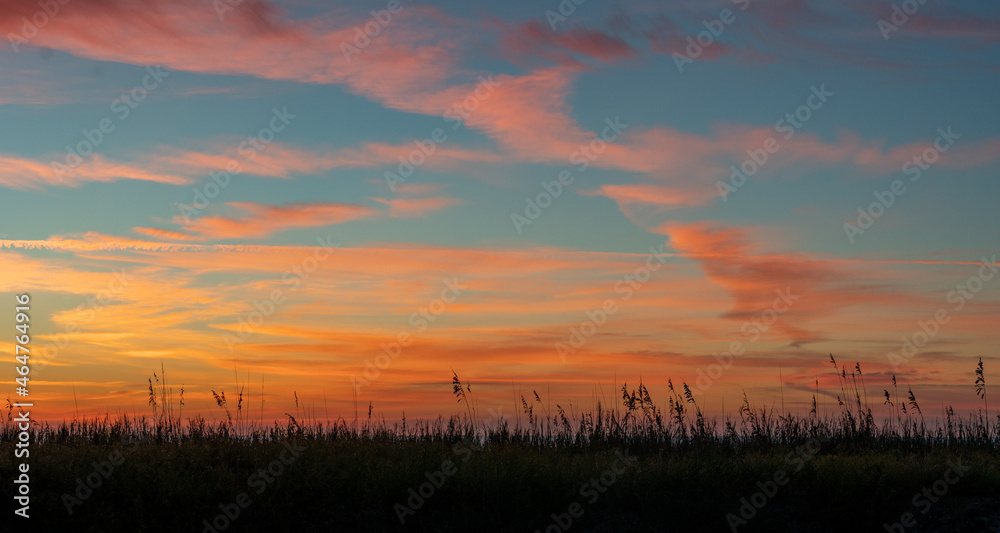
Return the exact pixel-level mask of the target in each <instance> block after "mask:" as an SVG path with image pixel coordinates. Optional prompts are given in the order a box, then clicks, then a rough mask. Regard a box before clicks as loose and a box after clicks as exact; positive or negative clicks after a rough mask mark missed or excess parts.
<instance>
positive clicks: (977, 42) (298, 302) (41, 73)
mask: <svg viewBox="0 0 1000 533" xmlns="http://www.w3.org/2000/svg"><path fill="white" fill-rule="evenodd" d="M0 34H2V35H3V36H4V38H3V42H2V43H0V45H2V46H0V121H2V124H4V127H3V128H0V212H2V213H3V219H2V220H0V270H2V272H3V274H2V276H0V292H2V293H4V294H7V296H5V298H7V301H8V304H7V305H3V306H0V323H3V324H10V326H5V327H10V328H13V326H14V325H16V324H17V319H16V315H15V309H14V307H15V305H17V304H16V303H15V296H17V295H21V294H28V295H30V310H29V312H28V315H29V317H30V334H31V342H30V345H29V346H30V349H31V365H32V366H31V368H32V370H31V374H30V386H29V387H28V389H29V391H30V394H29V397H30V399H31V400H32V401H34V402H35V407H34V409H35V411H34V416H35V417H36V418H38V419H49V420H53V421H61V420H63V419H66V418H72V417H73V416H80V415H84V416H95V415H103V414H105V413H110V414H112V415H114V414H118V413H129V414H140V415H142V414H149V413H150V412H151V406H149V405H148V402H147V400H148V393H149V390H148V386H149V381H148V380H150V379H153V378H154V373H155V380H162V379H164V378H165V379H166V381H167V385H168V386H170V387H172V388H173V391H174V403H176V402H177V401H178V395H179V392H180V389H181V388H183V389H184V400H185V406H184V413H185V416H187V415H191V414H197V413H200V414H202V415H203V416H205V417H207V418H209V419H212V418H219V417H221V416H223V414H222V411H221V410H220V409H219V408H218V406H217V405H216V404H215V401H214V400H213V397H212V392H213V391H215V392H223V391H224V392H226V393H227V394H228V398H229V400H230V405H234V404H235V403H236V400H235V398H236V396H237V394H238V392H239V390H241V389H242V390H243V392H244V395H245V398H246V400H245V401H246V404H247V406H246V407H244V408H245V409H248V410H250V412H252V413H255V416H260V417H262V418H263V419H274V418H279V419H280V418H282V417H284V416H285V415H284V414H285V413H293V414H299V416H300V417H301V416H302V415H307V416H313V417H315V418H317V419H327V418H329V419H336V418H338V417H343V418H345V419H348V420H352V419H353V418H354V416H355V412H357V411H360V412H361V415H360V416H362V417H365V416H367V413H365V412H364V411H365V410H366V409H367V408H368V406H369V404H370V405H371V406H372V410H373V413H374V415H375V416H380V417H384V418H385V419H386V420H398V419H400V418H401V417H402V416H403V415H404V414H405V416H407V417H409V418H411V419H412V418H436V417H437V416H438V415H443V416H445V417H447V416H449V415H451V414H455V413H459V412H462V411H464V410H465V406H463V405H461V404H459V403H456V399H455V397H454V396H453V395H452V389H451V380H452V377H453V374H457V375H458V376H459V377H460V379H461V380H462V381H463V382H466V383H468V384H470V385H471V396H472V400H473V401H474V407H476V408H477V409H478V412H479V413H480V414H481V415H483V416H489V417H504V418H507V419H510V420H514V419H515V418H516V413H517V409H518V408H519V407H518V405H519V403H520V402H519V397H520V396H521V395H524V396H525V397H526V398H527V399H529V400H531V398H532V397H533V396H532V393H533V392H535V391H537V393H538V395H539V397H540V398H541V400H542V401H543V402H544V403H545V404H546V407H548V406H549V404H559V405H561V406H563V407H565V408H566V409H567V412H570V413H580V412H583V411H589V410H591V409H593V408H594V407H595V406H596V403H597V402H598V401H600V402H601V403H603V404H604V405H609V404H614V403H616V402H618V399H619V398H620V396H621V391H620V389H621V387H622V386H623V385H627V386H628V387H629V388H634V387H635V386H636V385H638V383H639V381H640V380H641V381H642V383H643V384H644V385H646V386H647V387H648V388H649V390H650V392H651V394H652V395H653V397H654V398H655V399H656V400H657V401H660V402H666V398H667V391H668V389H667V387H668V379H669V380H671V383H673V384H674V385H676V386H677V387H678V388H680V386H681V384H682V383H686V384H688V385H689V386H690V387H691V389H692V391H693V393H694V397H695V398H696V399H697V401H698V402H699V405H700V407H701V408H702V409H704V410H706V411H707V412H709V413H710V414H719V413H722V412H724V411H725V412H727V413H729V414H730V415H734V412H735V408H736V407H737V406H738V405H739V403H740V402H741V401H742V398H743V394H744V393H745V394H746V395H747V397H748V398H749V399H750V400H751V402H752V403H755V404H757V405H766V406H775V408H776V409H781V408H782V406H784V409H785V410H788V411H791V412H797V413H799V414H805V413H806V412H808V410H809V408H810V404H811V399H812V395H813V394H815V395H817V398H818V402H819V405H820V409H821V413H823V412H833V411H834V410H835V406H836V396H837V394H839V393H840V390H839V384H838V381H837V377H836V374H837V373H838V370H837V369H835V368H834V367H833V365H832V364H831V359H830V356H831V354H832V355H833V357H834V358H835V359H836V361H837V365H838V367H837V368H846V369H847V370H848V372H850V370H853V369H854V367H855V365H856V364H860V368H861V370H862V371H863V372H864V376H865V379H866V388H867V390H868V393H869V395H870V397H871V401H872V402H873V404H874V405H876V406H879V407H878V408H880V409H882V407H881V404H882V398H881V391H882V390H883V389H884V388H890V389H891V386H890V385H889V383H890V380H891V379H892V377H893V376H895V378H896V379H897V381H898V383H899V384H900V386H911V387H912V388H913V390H914V392H915V394H916V396H917V398H918V399H919V400H920V401H921V402H922V403H923V404H924V410H925V411H927V412H928V414H929V415H934V414H935V413H936V414H940V412H941V411H942V410H943V406H944V405H945V404H951V405H954V406H955V407H956V408H960V409H976V408H978V406H980V405H981V403H980V401H981V400H980V399H978V398H977V397H976V396H975V393H974V387H973V380H974V374H973V372H974V370H975V366H976V364H977V362H978V358H979V357H982V358H983V360H984V362H985V368H986V379H987V385H988V386H989V385H990V384H991V383H993V382H996V381H997V380H998V378H1000V373H998V368H1000V358H998V354H997V353H996V347H997V317H998V315H1000V280H997V281H993V278H994V277H997V276H996V274H997V273H998V265H997V264H996V263H995V262H996V260H997V254H998V252H1000V242H998V241H997V235H998V233H997V221H998V219H997V212H998V211H997V198H998V197H1000V182H998V180H997V173H998V170H1000V132H998V130H997V126H996V125H997V123H998V121H1000V106H998V105H997V103H996V87H997V82H998V81H1000V68H998V66H1000V63H998V60H1000V44H998V41H1000V6H998V5H995V4H994V3H990V2H972V1H958V2H947V3H946V2H941V1H939V0H927V1H926V2H923V3H918V2H917V1H916V0H909V1H907V2H895V3H893V2H889V1H878V2H871V1H862V0H850V1H847V2H841V3H838V5H835V6H832V5H828V3H825V2H814V1H806V0H777V1H770V2H764V1H761V0H725V1H719V2H693V1H690V2H686V1H678V2H667V1H663V2H649V1H640V0H636V1H632V0H626V1H618V2H598V1H596V0H589V1H588V0H579V1H577V0H563V1H562V2H559V1H557V0H545V1H542V2H508V3H499V4H498V3H495V2H489V3H487V2H477V1H473V2H448V3H443V2H441V3H438V2H435V3H421V2H415V1H412V0H392V1H387V2H377V3H371V2H367V3H362V2H337V3H336V4H333V3H327V2H318V1H310V0H289V1H281V2H278V1H275V2H265V1H258V0H244V1H238V0H214V1H209V0H197V1H195V0H179V1H175V2H169V3H153V4H149V3H142V2H133V1H127V0H100V1H97V0H50V1H49V2H45V1H44V0H43V1H41V2H38V3H33V2H23V1H15V0H0ZM8 331H9V332H10V333H9V334H10V335H11V338H12V339H13V337H14V336H15V334H19V333H17V332H16V331H15V330H13V329H8ZM9 346H10V345H9ZM9 376H10V377H9V378H4V382H5V383H7V386H6V388H7V391H6V393H7V398H8V399H11V401H17V399H18V398H19V397H18V396H17V395H16V387H17V384H16V383H14V381H13V380H14V378H15V377H16V373H15V372H14V370H13V369H11V370H10V374H9ZM155 380H154V381H153V383H154V384H155V383H156V381H155ZM20 399H22V400H23V399H24V398H20ZM296 402H297V404H296Z"/></svg>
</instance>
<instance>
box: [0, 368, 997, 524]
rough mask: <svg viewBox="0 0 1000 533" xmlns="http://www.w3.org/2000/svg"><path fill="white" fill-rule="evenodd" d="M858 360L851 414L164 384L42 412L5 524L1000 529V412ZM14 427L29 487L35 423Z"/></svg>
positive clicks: (460, 391)
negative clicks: (389, 419) (390, 411)
mask: <svg viewBox="0 0 1000 533" xmlns="http://www.w3.org/2000/svg"><path fill="white" fill-rule="evenodd" d="M838 373H839V374H840V376H841V390H840V391H839V394H837V395H836V396H837V397H838V405H837V408H838V410H839V411H838V413H837V414H836V415H828V416H819V415H818V413H817V412H816V409H814V410H813V411H812V412H810V413H809V414H808V415H807V416H805V417H796V416H793V415H790V414H780V413H777V412H775V410H774V409H772V408H764V407H755V406H753V405H751V403H750V402H749V401H748V400H746V401H745V402H744V404H743V405H742V407H741V408H740V411H739V416H738V417H736V418H732V419H727V420H724V421H722V422H721V423H719V422H716V421H714V420H711V419H707V418H706V417H704V416H703V415H702V413H701V410H700V407H699V406H698V404H697V402H696V401H695V398H694V397H693V395H692V394H691V392H690V390H689V389H688V388H687V385H683V384H682V385H681V386H680V387H678V388H677V389H675V388H674V386H673V384H671V385H670V386H669V389H668V391H667V392H668V393H669V396H668V398H667V402H666V404H663V407H664V409H663V410H661V408H660V407H658V406H657V405H655V404H654V402H653V401H652V398H651V395H650V393H649V391H648V390H647V389H646V387H644V386H643V385H641V384H640V385H638V386H637V387H635V388H630V387H628V386H627V385H626V386H623V387H622V389H621V391H620V392H621V395H622V399H621V402H616V404H617V405H614V406H612V407H611V408H610V409H606V408H605V407H604V406H602V405H600V404H598V405H597V407H596V409H595V411H594V412H592V413H587V414H583V415H580V416H578V417H572V416H567V414H566V412H565V411H564V410H563V409H562V408H561V407H560V406H558V405H557V406H556V409H555V410H554V412H547V411H548V409H547V405H545V404H543V402H542V401H541V398H539V397H538V395H537V394H535V395H534V396H533V397H532V398H530V401H529V399H526V398H522V399H521V403H522V405H521V407H522V412H521V413H519V415H520V417H519V419H520V421H519V422H514V423H508V422H506V421H503V420H494V421H492V422H485V421H483V418H481V417H479V416H478V413H476V411H475V410H474V409H473V407H472V406H471V404H473V403H474V402H471V397H470V396H471V395H470V392H469V389H468V388H467V386H465V385H463V384H462V383H461V382H460V381H459V379H458V377H457V376H456V377H455V378H454V380H453V383H452V386H453V391H454V393H455V395H456V397H457V398H458V400H459V402H463V403H464V405H462V404H460V405H462V407H463V409H465V412H464V413H463V414H461V415H456V416H453V417H452V418H451V419H449V420H447V421H445V420H442V419H439V420H437V421H431V422H417V423H413V422H412V421H410V422H404V423H401V424H394V425H391V426H390V425H388V424H386V423H384V422H378V421H375V420H373V419H372V418H371V414H370V413H371V410H369V418H368V419H367V420H364V421H362V422H359V423H353V422H347V421H343V420H338V421H337V422H336V423H332V424H325V423H322V422H319V421H315V422H309V423H304V422H301V421H299V420H296V418H295V417H294V416H292V415H288V418H287V420H286V421H285V422H283V423H280V424H274V425H273V426H270V427H264V426H262V425H261V424H260V423H259V421H254V422H251V421H248V420H246V419H245V418H243V417H242V414H241V413H243V412H245V409H243V407H242V405H238V406H237V408H236V409H235V410H234V411H235V413H236V416H235V417H228V416H227V418H226V420H225V421H224V422H220V423H216V424H207V423H206V422H205V421H204V420H202V419H201V418H193V419H188V420H186V421H185V422H184V423H182V419H181V418H180V416H174V414H173V412H172V410H171V408H170V406H169V405H170V404H169V395H168V393H167V392H166V388H165V387H164V388H163V389H162V391H155V390H154V389H153V386H152V384H151V387H150V393H151V405H154V404H155V407H154V409H155V410H154V415H153V416H152V417H148V418H144V417H140V418H138V419H137V418H132V417H127V416H120V417H117V418H112V417H105V418H103V419H88V420H80V421H74V422H71V423H66V424H63V425H61V426H58V427H53V426H42V427H37V428H33V429H32V431H31V438H32V441H33V444H32V447H31V460H30V463H31V470H30V472H31V495H32V499H31V509H30V514H31V518H30V519H29V520H23V519H21V518H17V517H14V518H16V520H14V519H7V518H5V519H4V520H2V521H0V523H2V524H5V525H4V526H2V527H0V529H3V530H4V531H102V532H103V531H136V532H142V531H171V532H174V531H191V532H205V531H209V532H211V531H219V532H221V531H296V532H298V531H306V532H311V531H456V532H459V531H460V532H474V531H525V532H534V531H536V530H537V531H542V532H561V531H567V530H569V531H580V532H583V531H600V532H617V531H650V532H652V531H656V532H674V531H676V532H688V531H696V532H697V531H733V530H735V531H746V532H750V531H767V532H786V531H788V532H793V531H794V532H839V531H851V532H854V531H859V532H861V531H896V532H902V531H907V532H911V531H916V532H926V531H935V532H937V531H942V532H948V531H970V532H990V531H1000V445H998V443H1000V433H998V428H1000V417H997V418H994V419H992V420H991V419H990V418H989V413H990V411H989V409H988V406H987V405H985V404H984V409H981V410H979V411H978V412H975V413H969V414H966V415H965V416H959V415H956V414H955V413H954V412H953V411H952V410H951V409H950V408H946V409H945V411H944V413H943V417H942V418H941V419H940V420H939V421H937V422H929V421H927V420H925V419H924V415H923V412H922V410H921V406H920V404H919V403H918V401H917V398H916V397H915V396H914V395H913V393H912V391H909V390H907V393H908V394H904V395H900V394H897V391H896V390H892V391H890V390H885V391H884V398H880V400H883V399H884V402H880V405H876V406H874V407H873V406H872V405H871V404H870V403H869V395H868V394H866V391H865V388H864V381H863V377H864V376H863V375H862V374H861V368H860V366H856V367H855V370H854V371H853V372H852V373H847V371H846V369H842V370H839V371H838ZM980 375H981V373H980ZM976 385H977V392H979V390H978V385H979V383H978V379H977V383H976ZM981 392H982V393H983V394H982V397H983V399H984V400H985V383H984V384H983V387H982V391H981ZM217 403H218V405H219V407H220V408H221V409H223V410H225V411H226V412H230V411H229V409H228V406H227V405H226V402H225V398H224V397H223V396H221V395H220V396H219V397H217ZM876 411H879V412H880V414H879V415H878V416H879V418H878V420H879V421H876V414H875V412H876ZM15 414H16V413H15ZM8 418H10V417H8ZM0 433H2V437H3V438H2V443H0V471H2V472H3V485H2V487H3V488H2V490H0V492H2V494H3V497H4V499H5V500H6V501H7V502H11V501H12V498H13V496H14V490H15V488H14V485H13V484H12V482H11V480H12V478H13V477H14V475H13V474H12V472H13V469H14V466H13V465H14V459H13V456H14V452H13V450H14V445H13V442H14V441H16V439H17V438H18V431H17V428H16V426H14V425H13V424H12V423H11V422H10V420H8V422H7V423H6V424H5V425H4V426H3V428H2V432H0ZM7 512H8V513H11V511H10V510H8V511H7ZM8 516H11V514H8Z"/></svg>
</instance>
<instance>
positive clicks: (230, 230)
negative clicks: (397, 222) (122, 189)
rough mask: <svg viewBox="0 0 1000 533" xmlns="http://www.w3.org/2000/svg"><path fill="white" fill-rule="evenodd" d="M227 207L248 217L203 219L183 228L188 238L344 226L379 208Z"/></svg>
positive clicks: (309, 205)
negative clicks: (190, 236)
mask: <svg viewBox="0 0 1000 533" xmlns="http://www.w3.org/2000/svg"><path fill="white" fill-rule="evenodd" d="M226 205H228V206H230V207H233V208H235V209H237V210H240V211H244V212H247V213H248V214H247V215H245V216H242V217H225V216H205V217H201V218H198V219H196V220H194V221H192V222H191V223H190V224H187V225H185V226H183V229H184V231H187V232H189V233H188V235H192V234H193V235H197V236H198V238H200V239H238V238H246V239H252V238H261V237H267V236H270V235H272V234H274V233H279V232H282V231H286V230H289V229H295V228H309V227H318V226H328V225H331V224H340V223H343V222H347V221H350V220H358V219H362V218H368V217H371V216H373V215H375V214H376V213H377V211H376V210H375V209H372V208H370V207H367V206H363V205H359V204H344V203H330V202H315V203H298V204H288V205H286V206H274V205H265V204H258V203H254V202H231V203H228V204H226ZM182 221H183V217H180V216H178V217H175V222H178V223H180V222H182ZM140 232H141V233H145V234H147V235H151V234H155V233H157V232H160V235H162V236H167V234H164V233H162V230H154V229H150V228H140ZM169 233H176V232H169ZM192 238H193V237H192ZM185 240H191V239H185Z"/></svg>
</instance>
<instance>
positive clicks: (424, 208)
mask: <svg viewBox="0 0 1000 533" xmlns="http://www.w3.org/2000/svg"><path fill="white" fill-rule="evenodd" d="M372 200H375V201H376V202H379V203H382V204H385V205H387V206H389V213H388V214H389V216H390V217H393V218H414V217H422V216H426V215H427V214H428V213H432V212H434V211H440V210H441V209H444V208H446V207H450V206H453V205H459V204H461V203H463V202H462V201H461V200H459V199H458V198H451V197H447V196H433V197H430V198H392V199H388V200H387V199H384V198H372Z"/></svg>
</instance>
